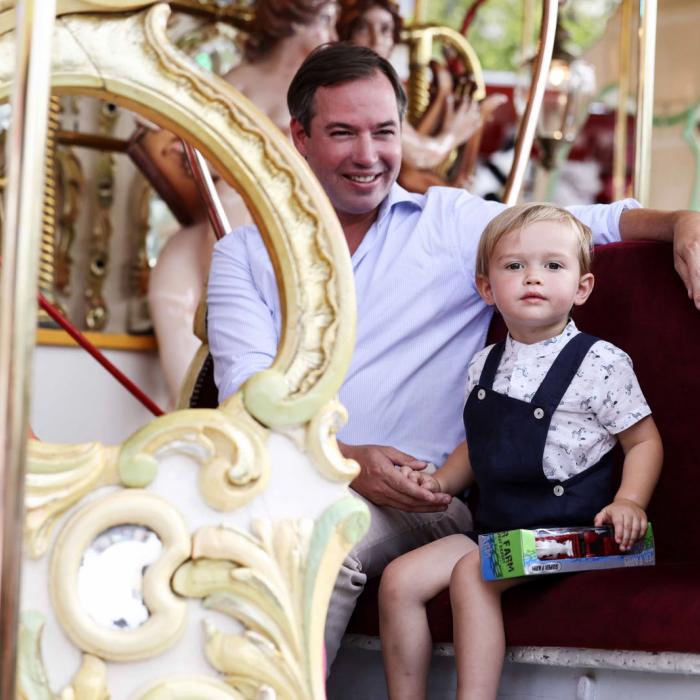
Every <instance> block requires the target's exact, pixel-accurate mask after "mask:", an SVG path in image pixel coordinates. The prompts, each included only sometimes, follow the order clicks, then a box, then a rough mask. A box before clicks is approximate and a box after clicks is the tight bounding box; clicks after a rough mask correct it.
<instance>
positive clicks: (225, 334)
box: [207, 227, 280, 401]
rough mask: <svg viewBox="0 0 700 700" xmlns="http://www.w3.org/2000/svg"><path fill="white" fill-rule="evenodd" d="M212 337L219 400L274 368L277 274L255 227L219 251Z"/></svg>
mask: <svg viewBox="0 0 700 700" xmlns="http://www.w3.org/2000/svg"><path fill="white" fill-rule="evenodd" d="M207 306H208V308H207V335H208V339H209V347H210V350H211V354H212V357H213V358H214V381H215V382H216V386H217V388H218V390H219V401H223V400H224V399H226V398H227V397H229V396H231V394H233V393H234V392H236V391H237V390H238V389H239V388H240V386H241V385H242V384H243V383H244V382H245V381H246V379H248V378H249V377H250V376H251V375H253V374H255V372H258V371H260V370H262V369H266V368H267V367H269V366H270V365H271V364H272V361H273V360H274V358H275V355H276V353H277V344H278V339H279V328H280V313H279V300H278V295H277V286H276V282H275V278H274V271H273V269H272V265H271V263H270V260H269V257H268V255H267V251H266V250H265V247H264V245H263V243H262V240H261V239H260V236H259V234H258V232H257V230H256V229H255V228H254V227H242V228H240V229H236V230H235V231H233V232H231V233H229V234H228V235H227V236H225V237H224V238H222V239H221V240H220V241H219V242H218V243H217V244H216V246H215V247H214V253H213V256H212V262H211V269H210V271H209V285H208V289H207Z"/></svg>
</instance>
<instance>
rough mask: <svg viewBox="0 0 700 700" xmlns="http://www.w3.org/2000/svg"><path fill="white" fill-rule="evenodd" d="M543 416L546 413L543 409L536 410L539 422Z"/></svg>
mask: <svg viewBox="0 0 700 700" xmlns="http://www.w3.org/2000/svg"><path fill="white" fill-rule="evenodd" d="M542 416H544V411H543V410H542V409H541V408H536V409H535V418H537V420H539V419H540V418H542Z"/></svg>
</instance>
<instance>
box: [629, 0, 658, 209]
mask: <svg viewBox="0 0 700 700" xmlns="http://www.w3.org/2000/svg"><path fill="white" fill-rule="evenodd" d="M656 10H657V8H656V0H639V83H638V87H637V132H636V139H635V153H634V196H635V197H636V198H637V199H638V200H639V201H640V202H641V203H642V206H648V205H649V191H650V189H651V132H652V128H653V119H654V61H655V60H656V15H657V11H656Z"/></svg>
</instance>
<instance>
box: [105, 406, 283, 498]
mask: <svg viewBox="0 0 700 700" xmlns="http://www.w3.org/2000/svg"><path fill="white" fill-rule="evenodd" d="M236 403H237V407H238V408H237V410H236V412H235V417H234V415H232V414H234V412H233V410H232V411H230V412H229V413H228V414H224V413H222V412H221V411H216V410H209V409H187V410H183V411H176V412H175V413H171V414H169V415H166V416H161V417H160V418H157V419H156V420H154V421H152V422H151V423H149V424H148V425H147V426H146V427H145V428H143V429H142V430H140V431H139V432H137V433H136V434H135V435H133V436H132V437H131V438H129V440H128V441H127V442H126V443H124V445H123V447H122V449H121V451H120V453H119V458H118V470H119V476H120V478H121V481H122V483H123V484H124V485H126V486H132V487H144V486H147V485H148V484H149V483H151V481H152V480H153V479H154V477H155V475H156V472H157V470H158V459H156V455H158V457H162V456H165V455H167V454H171V453H183V454H187V455H190V456H191V457H193V458H194V459H195V460H197V461H198V462H199V464H200V465H201V470H200V473H199V486H200V490H201V493H202V497H203V498H204V500H205V501H206V502H207V503H208V504H209V505H210V506H211V507H212V508H216V509H218V510H224V511H228V510H233V509H234V508H237V507H240V506H242V505H244V504H245V503H247V502H249V501H250V500H251V499H252V498H253V497H254V496H255V495H257V494H258V493H260V492H261V491H262V490H263V489H264V488H265V485H266V483H267V478H268V475H269V464H268V456H267V448H266V446H265V437H266V433H267V431H266V430H265V429H264V428H262V427H261V426H260V425H259V424H257V423H256V422H255V421H254V420H253V419H252V418H251V417H250V416H249V415H248V414H247V413H246V412H245V410H244V409H243V407H242V404H241V402H240V398H239V399H238V401H237V402H236Z"/></svg>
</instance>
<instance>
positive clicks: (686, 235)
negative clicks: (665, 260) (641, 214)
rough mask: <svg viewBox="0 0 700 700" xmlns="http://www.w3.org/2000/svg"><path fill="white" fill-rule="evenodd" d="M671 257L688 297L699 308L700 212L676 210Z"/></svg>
mask: <svg viewBox="0 0 700 700" xmlns="http://www.w3.org/2000/svg"><path fill="white" fill-rule="evenodd" d="M673 259H674V260H673V261H674V265H675V267H676V272H678V274H679V275H680V277H681V279H682V280H683V284H685V288H686V289H687V290H688V297H690V298H691V299H692V300H693V301H694V302H695V306H696V307H697V308H698V309H700V213H698V212H693V211H679V212H677V214H676V220H675V222H674V226H673Z"/></svg>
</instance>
